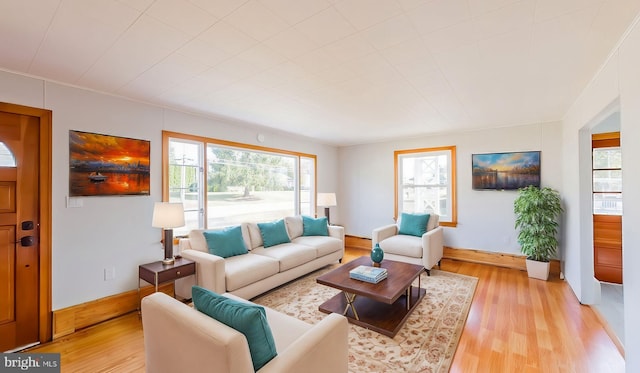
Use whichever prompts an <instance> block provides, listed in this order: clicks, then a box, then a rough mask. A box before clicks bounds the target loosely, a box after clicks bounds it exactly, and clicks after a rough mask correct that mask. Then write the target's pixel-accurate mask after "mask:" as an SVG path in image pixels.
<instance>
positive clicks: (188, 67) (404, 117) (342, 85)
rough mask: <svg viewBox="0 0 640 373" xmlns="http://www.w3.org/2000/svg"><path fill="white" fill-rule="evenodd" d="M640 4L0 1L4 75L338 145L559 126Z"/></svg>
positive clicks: (627, 0) (542, 0)
mask: <svg viewBox="0 0 640 373" xmlns="http://www.w3.org/2000/svg"><path fill="white" fill-rule="evenodd" d="M639 10H640V0H612V1H604V0H521V1H514V0H344V1H342V0H155V1H154V0H90V1H89V0H1V1H0V46H1V49H0V68H1V69H4V70H8V71H14V72H20V73H25V74H28V75H32V76H38V77H43V78H45V79H49V80H53V81H57V82H62V83H67V84H72V85H75V86H80V87H87V88H90V89H93V90H97V91H101V92H107V93H110V94H115V95H120V96H125V97H130V98H133V99H136V100H141V101H145V102H149V103H154V104H159V105H163V106H168V107H172V108H177V109H180V110H184V111H189V112H194V113H200V114H205V115H214V116H218V117H220V116H222V117H228V118H234V119H237V120H240V121H244V122H248V123H251V124H257V125H262V126H267V127H271V128H275V129H279V130H283V131H287V132H292V133H297V134H302V135H305V136H310V137H313V138H317V139H319V140H321V141H323V142H327V143H331V144H336V145H345V144H354V143H366V142H374V141H380V140H382V139H389V138H400V137H408V136H415V135H425V134H430V133H442V132H451V131H460V130H470V129H476V128H488V127H502V126H513V125H521V124H529V123H536V122H547V121H554V120H559V119H561V118H562V116H563V114H565V112H566V111H567V110H568V108H569V106H570V105H571V104H572V103H573V102H574V100H575V99H576V97H577V95H578V94H579V93H580V91H581V90H582V89H583V88H584V87H585V85H586V84H587V83H588V82H589V79H591V77H593V76H594V74H595V73H596V71H597V69H598V68H599V67H600V66H601V65H602V64H603V62H604V60H605V59H606V58H607V56H608V54H609V53H610V51H611V50H612V48H613V47H614V46H615V44H616V42H617V41H618V40H619V38H620V37H621V35H622V33H623V32H624V31H625V30H626V28H627V27H628V26H629V24H630V23H631V22H632V21H633V19H634V17H635V16H636V14H637V13H638V11H639Z"/></svg>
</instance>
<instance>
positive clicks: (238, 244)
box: [202, 225, 247, 258]
mask: <svg viewBox="0 0 640 373" xmlns="http://www.w3.org/2000/svg"><path fill="white" fill-rule="evenodd" d="M202 234H203V236H204V238H205V240H206V241H207V247H208V248H209V252H210V253H211V254H213V255H218V256H221V257H223V258H228V257H230V256H235V255H242V254H246V253H247V247H246V246H245V244H244V240H243V239H242V229H241V228H240V226H239V225H236V226H233V227H228V228H225V229H221V230H216V231H204V232H202Z"/></svg>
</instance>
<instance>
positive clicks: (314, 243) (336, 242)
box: [291, 236, 342, 258]
mask: <svg viewBox="0 0 640 373" xmlns="http://www.w3.org/2000/svg"><path fill="white" fill-rule="evenodd" d="M291 242H293V243H297V244H300V245H306V246H311V247H314V248H315V249H316V256H317V257H318V258H319V257H321V256H325V255H329V254H332V253H335V252H336V251H341V250H342V240H340V239H339V238H335V237H328V236H302V237H298V238H295V239H293V240H291Z"/></svg>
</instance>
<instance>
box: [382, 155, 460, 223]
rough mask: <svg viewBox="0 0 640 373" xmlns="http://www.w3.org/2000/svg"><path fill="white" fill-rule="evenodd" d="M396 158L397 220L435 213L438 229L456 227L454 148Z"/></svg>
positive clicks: (397, 156)
mask: <svg viewBox="0 0 640 373" xmlns="http://www.w3.org/2000/svg"><path fill="white" fill-rule="evenodd" d="M394 157H395V177H396V182H395V188H396V211H395V214H396V217H397V216H399V215H400V214H401V213H403V212H406V213H436V214H438V215H439V216H440V225H444V226H450V227H455V226H456V224H457V213H456V172H455V164H456V147H455V146H447V147H439V148H425V149H412V150H398V151H395V152H394Z"/></svg>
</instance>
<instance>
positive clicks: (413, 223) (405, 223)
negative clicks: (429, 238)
mask: <svg viewBox="0 0 640 373" xmlns="http://www.w3.org/2000/svg"><path fill="white" fill-rule="evenodd" d="M428 222H429V214H408V213H406V212H403V213H402V215H401V217H400V228H399V229H398V233H399V234H406V235H411V236H417V237H422V235H423V234H425V233H426V232H427V223H428Z"/></svg>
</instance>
